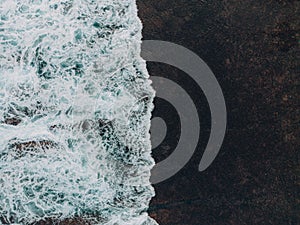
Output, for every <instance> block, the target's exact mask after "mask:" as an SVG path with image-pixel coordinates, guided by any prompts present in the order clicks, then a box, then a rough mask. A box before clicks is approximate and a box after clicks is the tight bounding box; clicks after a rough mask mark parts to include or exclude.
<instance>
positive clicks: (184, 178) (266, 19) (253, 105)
mask: <svg viewBox="0 0 300 225" xmlns="http://www.w3.org/2000/svg"><path fill="white" fill-rule="evenodd" d="M138 8H139V16H140V18H141V19H142V21H143V24H144V30H143V36H144V39H145V40H151V39H154V40H164V41H170V42H174V43H177V44H180V45H183V46H185V47H187V48H189V49H191V50H192V51H194V52H195V53H197V54H198V55H199V56H200V57H201V58H202V59H203V60H204V61H205V62H206V63H207V64H208V65H209V67H210V68H211V69H212V71H213V72H214V74H215V76H216V77H217V79H218V81H219V83H220V85H221V87H222V89H223V92H224V96H225V100H226V103H227V110H228V128H227V134H226V137H225V141H224V143H223V146H222V149H221V151H220V153H219V155H218V157H217V158H216V160H215V161H214V163H213V164H212V165H211V166H210V167H209V168H208V169H207V170H206V171H204V172H202V173H200V172H198V171H197V169H198V164H199V162H200V159H201V157H202V154H203V151H204V149H205V145H206V143H207V140H208V137H209V130H210V124H209V121H210V116H209V110H208V108H207V107H208V106H207V102H206V100H205V97H204V96H203V93H202V92H201V90H199V88H198V87H197V85H196V84H195V83H194V82H193V81H192V80H191V79H190V78H189V77H188V76H187V75H186V74H184V73H182V72H181V71H179V70H177V69H175V68H172V67H170V66H167V65H162V64H158V63H148V69H149V73H150V75H153V76H154V75H155V76H163V77H166V78H169V79H172V80H173V81H175V82H177V83H178V84H180V85H181V86H182V87H184V88H185V90H186V91H187V92H188V93H189V94H190V96H192V98H193V100H194V101H195V103H196V104H197V107H198V110H199V114H200V118H201V129H202V130H201V139H200V143H199V146H198V149H197V150H196V154H195V155H194V156H193V158H192V159H191V160H190V162H189V163H188V164H187V165H186V166H185V167H184V168H183V169H182V170H181V171H180V172H179V173H178V174H177V175H176V176H174V177H172V178H171V179H169V180H167V181H165V182H163V183H160V184H157V185H155V189H156V197H155V198H154V199H153V200H152V203H151V206H150V209H149V212H150V215H151V216H152V217H153V218H154V219H156V220H157V222H159V224H162V225H177V224H178V225H182V224H184V225H190V224H191V225H196V224H205V225H206V224H208V225H211V224H299V223H300V217H299V215H300V209H299V201H300V198H299V184H300V183H299V175H300V166H299V147H298V146H299V128H298V127H299V119H300V117H299V89H298V88H297V86H299V62H300V61H299V28H300V27H299V21H300V20H299V19H300V18H299V16H298V15H299V2H298V1H273V0H270V1H240V0H226V1H222V2H220V1H215V0H213V1H201V0H182V1H170V0H160V1H153V0H139V1H138ZM156 103H157V105H156V109H155V111H154V116H161V117H163V118H167V119H166V120H168V124H167V125H168V128H170V132H171V134H169V136H168V137H167V139H168V140H165V141H164V142H163V143H162V145H161V146H159V147H158V148H156V149H155V150H154V151H153V155H154V158H155V159H156V161H157V162H158V161H161V160H163V159H164V158H166V157H167V156H168V155H169V154H170V153H171V152H172V150H174V146H176V142H177V141H178V136H179V131H180V127H179V125H178V120H177V117H176V116H174V117H173V118H174V119H173V120H172V118H169V115H173V114H174V113H173V111H174V110H173V111H172V109H169V111H168V109H167V108H168V107H166V103H164V102H162V101H161V100H159V99H157V100H156ZM170 111H172V112H170ZM175 114H176V113H175ZM174 137H176V138H177V139H176V140H174ZM297 177H298V178H297Z"/></svg>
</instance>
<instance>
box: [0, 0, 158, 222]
mask: <svg viewBox="0 0 300 225" xmlns="http://www.w3.org/2000/svg"><path fill="white" fill-rule="evenodd" d="M141 29H142V25H141V22H140V20H139V18H138V16H137V8H136V3H135V1H133V0H97V1H93V0H51V1H50V0H0V224H31V223H34V222H36V221H40V220H43V219H50V218H55V219H58V220H60V219H65V218H72V217H82V218H86V219H87V220H89V221H90V222H91V224H107V225H108V224H130V225H134V224H136V225H140V224H143V225H152V224H156V222H155V221H153V220H152V219H150V218H149V217H148V214H147V208H148V204H149V201H150V199H151V197H153V196H154V190H153V188H152V186H151V184H150V182H149V178H150V169H151V168H152V167H153V165H154V161H153V159H152V157H151V145H150V136H149V128H150V117H151V110H152V108H153V105H152V100H153V97H154V91H153V89H152V88H151V86H150V84H151V83H150V81H149V80H148V78H149V76H148V73H147V70H146V64H145V62H144V60H143V59H141V57H140V44H141Z"/></svg>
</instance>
